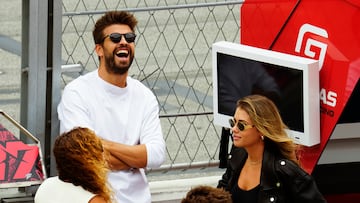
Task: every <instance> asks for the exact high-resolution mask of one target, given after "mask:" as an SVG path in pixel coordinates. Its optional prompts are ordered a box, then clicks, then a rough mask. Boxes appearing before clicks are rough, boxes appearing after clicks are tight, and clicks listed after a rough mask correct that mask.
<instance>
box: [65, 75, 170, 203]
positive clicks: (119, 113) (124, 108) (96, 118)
mask: <svg viewBox="0 0 360 203" xmlns="http://www.w3.org/2000/svg"><path fill="white" fill-rule="evenodd" d="M126 83H127V86H126V87H125V88H120V87H117V86H114V85H112V84H110V83H108V82H106V81H104V80H103V79H101V78H100V77H99V76H98V70H95V71H92V72H90V73H88V74H86V75H83V76H80V77H79V78H77V79H75V80H73V81H72V82H70V83H69V84H68V85H67V86H66V87H65V89H64V92H63V95H62V99H61V102H60V104H59V106H58V115H59V120H60V131H61V133H62V132H65V131H68V130H71V129H72V128H74V127H77V126H81V127H88V128H90V129H92V130H94V131H95V133H96V134H97V135H98V136H100V137H102V138H104V139H107V140H111V141H115V142H118V143H123V144H127V145H137V144H145V146H146V150H147V167H148V168H158V167H160V166H161V164H162V163H163V162H164V160H165V141H164V138H163V135H162V130H161V125H160V119H159V106H158V102H157V100H156V97H155V95H154V94H153V93H152V92H151V90H150V89H149V88H147V87H146V86H145V85H143V84H142V83H141V82H139V81H138V80H135V79H132V78H131V77H127V82H126ZM109 182H110V184H111V186H112V188H113V190H114V192H115V196H116V199H117V201H118V202H127V203H131V202H133V203H139V202H141V203H147V202H148V203H150V202H151V195H150V189H149V186H148V182H147V179H146V175H145V172H144V169H136V170H129V171H116V172H111V173H110V174H109Z"/></svg>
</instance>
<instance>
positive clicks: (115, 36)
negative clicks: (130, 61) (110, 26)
mask: <svg viewBox="0 0 360 203" xmlns="http://www.w3.org/2000/svg"><path fill="white" fill-rule="evenodd" d="M122 36H124V37H125V40H126V41H127V42H128V43H132V42H134V41H135V38H136V34H135V33H132V32H129V33H125V34H120V33H111V34H109V35H106V36H105V37H104V38H103V39H102V42H103V41H104V40H105V39H106V38H107V37H109V38H110V40H111V41H112V42H114V43H119V42H120V41H121V37H122Z"/></svg>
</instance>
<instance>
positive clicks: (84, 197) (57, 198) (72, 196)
mask: <svg viewBox="0 0 360 203" xmlns="http://www.w3.org/2000/svg"><path fill="white" fill-rule="evenodd" d="M94 196H96V195H95V194H93V193H91V192H89V191H87V190H85V189H84V188H82V187H81V186H75V185H73V184H72V183H67V182H64V181H62V180H60V179H59V177H58V176H55V177H51V178H47V179H45V180H44V182H43V183H42V184H41V185H40V187H39V188H38V190H37V191H36V194H35V198H34V202H35V203H64V202H76V203H88V202H89V201H90V200H91V199H92V198H93V197H94Z"/></svg>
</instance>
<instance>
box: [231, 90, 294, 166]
mask: <svg viewBox="0 0 360 203" xmlns="http://www.w3.org/2000/svg"><path fill="white" fill-rule="evenodd" d="M237 108H240V109H242V110H244V111H245V112H246V113H247V114H248V115H249V117H250V119H251V121H252V123H253V125H255V127H256V128H257V129H258V130H259V132H260V133H261V134H262V135H263V136H264V141H265V147H268V148H271V150H272V151H277V152H279V153H281V154H282V155H283V157H284V158H286V159H289V160H292V161H294V162H295V163H297V164H299V161H298V158H297V151H296V150H297V149H298V146H297V145H296V144H295V143H294V141H293V139H291V138H290V137H289V136H288V134H287V133H286V129H288V127H287V126H286V125H285V124H284V122H283V120H282V118H281V116H280V113H279V110H278V108H277V107H276V105H275V104H274V102H272V101H271V100H270V99H268V98H267V97H265V96H261V95H249V96H246V97H244V98H242V99H240V100H238V102H237Z"/></svg>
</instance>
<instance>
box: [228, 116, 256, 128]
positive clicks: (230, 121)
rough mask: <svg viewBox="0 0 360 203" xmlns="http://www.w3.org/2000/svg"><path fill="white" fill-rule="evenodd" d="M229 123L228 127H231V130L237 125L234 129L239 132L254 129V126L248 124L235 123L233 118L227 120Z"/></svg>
mask: <svg viewBox="0 0 360 203" xmlns="http://www.w3.org/2000/svg"><path fill="white" fill-rule="evenodd" d="M229 123H230V126H231V127H232V128H233V127H234V126H235V125H236V124H237V125H236V127H237V128H238V129H239V130H240V131H244V130H246V129H249V128H253V127H255V126H254V125H249V124H246V123H243V122H240V121H236V120H235V119H233V118H231V119H229Z"/></svg>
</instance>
